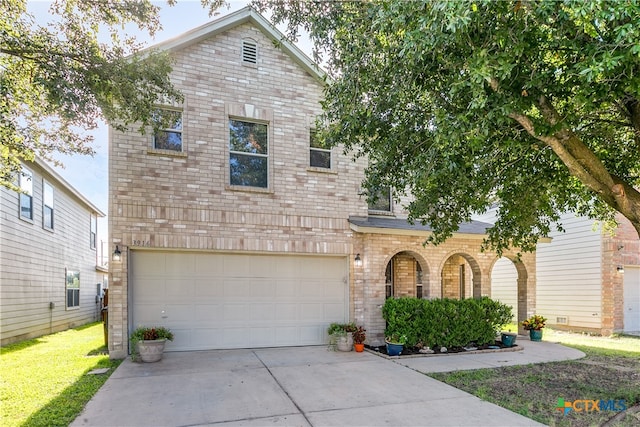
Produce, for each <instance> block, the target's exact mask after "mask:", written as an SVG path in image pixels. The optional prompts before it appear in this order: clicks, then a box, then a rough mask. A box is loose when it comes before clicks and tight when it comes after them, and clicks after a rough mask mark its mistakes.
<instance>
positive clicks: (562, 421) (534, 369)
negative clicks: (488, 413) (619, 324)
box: [430, 354, 640, 427]
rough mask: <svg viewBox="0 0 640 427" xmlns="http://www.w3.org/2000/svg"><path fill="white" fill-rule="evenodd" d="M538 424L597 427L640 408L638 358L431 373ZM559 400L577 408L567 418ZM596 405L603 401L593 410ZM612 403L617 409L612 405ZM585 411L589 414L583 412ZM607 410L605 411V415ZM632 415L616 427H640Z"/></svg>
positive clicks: (591, 358) (594, 357)
mask: <svg viewBox="0 0 640 427" xmlns="http://www.w3.org/2000/svg"><path fill="white" fill-rule="evenodd" d="M430 375H431V376H433V377H434V378H436V379H438V380H441V381H444V382H446V383H448V384H451V385H453V386H454V387H457V388H459V389H461V390H464V391H467V392H470V393H473V394H475V395H477V396H479V397H481V398H482V399H485V400H488V401H491V402H494V403H497V404H499V405H500V406H503V407H505V408H508V409H510V410H512V411H515V412H518V413H520V414H523V415H525V416H528V417H530V418H533V419H535V420H537V421H539V422H542V423H545V424H547V425H552V426H571V427H574V426H576V427H580V426H585V427H586V426H599V425H602V424H604V423H605V422H607V421H608V420H609V419H611V418H613V417H614V416H616V415H617V414H619V413H620V412H622V411H620V410H621V409H623V408H628V409H630V408H632V407H634V406H635V405H638V404H639V403H640V359H639V358H626V357H608V356H607V357H603V356H597V355H592V354H587V357H586V358H584V359H582V360H577V361H568V362H552V363H544V364H534V365H526V366H511V367H503V368H496V369H484V370H481V371H467V372H455V373H445V374H430ZM559 399H563V401H564V402H570V403H576V402H577V401H581V400H588V401H590V403H577V404H576V409H573V408H572V409H571V410H570V411H568V412H567V413H565V411H564V409H563V408H560V409H558V406H559ZM593 401H604V402H605V403H604V406H601V407H599V408H598V409H595V404H593V403H591V402H593ZM612 403H613V406H611V404H612ZM585 406H587V407H588V408H589V409H588V410H587V409H584V410H583V408H585ZM602 408H604V410H601V409H602ZM637 416H638V412H635V411H633V410H630V411H629V414H628V415H627V416H625V417H619V418H620V419H617V420H615V422H614V423H613V425H615V426H638V425H639V420H638V418H637Z"/></svg>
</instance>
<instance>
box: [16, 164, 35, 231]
mask: <svg viewBox="0 0 640 427" xmlns="http://www.w3.org/2000/svg"><path fill="white" fill-rule="evenodd" d="M18 181H19V187H20V190H22V191H21V192H20V193H19V194H20V195H19V199H20V218H22V219H28V220H33V173H31V171H30V170H29V169H27V168H25V167H23V168H22V171H21V172H20V175H19V178H18Z"/></svg>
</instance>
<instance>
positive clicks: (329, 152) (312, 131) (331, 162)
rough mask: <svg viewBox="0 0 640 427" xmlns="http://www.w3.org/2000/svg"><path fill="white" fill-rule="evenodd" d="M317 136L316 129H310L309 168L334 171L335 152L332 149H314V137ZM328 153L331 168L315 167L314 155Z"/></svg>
mask: <svg viewBox="0 0 640 427" xmlns="http://www.w3.org/2000/svg"><path fill="white" fill-rule="evenodd" d="M316 134H317V131H316V129H314V128H311V129H309V167H310V168H312V169H314V170H320V171H331V170H333V150H332V149H331V148H321V147H314V146H313V141H314V140H315V138H314V136H315V135H316ZM314 152H316V153H326V154H328V155H329V166H328V167H327V166H319V165H313V164H312V159H313V153H314Z"/></svg>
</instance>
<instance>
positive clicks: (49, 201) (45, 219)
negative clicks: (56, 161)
mask: <svg viewBox="0 0 640 427" xmlns="http://www.w3.org/2000/svg"><path fill="white" fill-rule="evenodd" d="M42 189H43V193H44V194H43V197H42V226H43V227H44V228H46V229H48V230H53V186H52V185H51V184H49V183H48V182H47V181H44V180H43V181H42Z"/></svg>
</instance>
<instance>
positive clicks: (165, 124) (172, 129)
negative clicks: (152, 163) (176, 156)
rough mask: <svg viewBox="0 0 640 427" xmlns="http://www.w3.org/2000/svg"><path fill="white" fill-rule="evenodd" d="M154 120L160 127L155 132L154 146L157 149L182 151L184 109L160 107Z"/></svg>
mask: <svg viewBox="0 0 640 427" xmlns="http://www.w3.org/2000/svg"><path fill="white" fill-rule="evenodd" d="M153 121H154V122H155V123H157V124H159V125H160V129H159V130H157V131H156V132H155V133H154V134H153V148H155V149H156V150H171V151H178V152H181V151H182V111H179V110H172V109H167V108H159V109H158V110H156V112H155V113H154V115H153Z"/></svg>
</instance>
